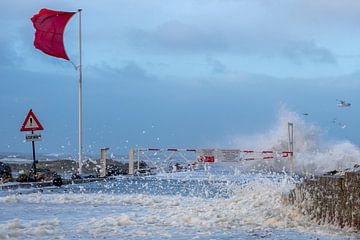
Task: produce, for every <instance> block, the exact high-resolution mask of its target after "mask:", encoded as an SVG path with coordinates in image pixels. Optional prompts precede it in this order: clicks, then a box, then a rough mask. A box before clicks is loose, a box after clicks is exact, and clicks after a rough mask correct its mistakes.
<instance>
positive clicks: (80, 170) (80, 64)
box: [78, 9, 83, 175]
mask: <svg viewBox="0 0 360 240" xmlns="http://www.w3.org/2000/svg"><path fill="white" fill-rule="evenodd" d="M81 11H82V9H78V13H79V68H78V70H79V174H80V175H81V174H82V158H83V141H82V140H83V139H82V46H81Z"/></svg>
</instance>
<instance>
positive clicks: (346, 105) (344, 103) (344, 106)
mask: <svg viewBox="0 0 360 240" xmlns="http://www.w3.org/2000/svg"><path fill="white" fill-rule="evenodd" d="M336 101H338V102H339V103H338V105H337V106H338V107H342V108H346V107H350V106H351V103H348V102H345V101H344V100H339V99H336Z"/></svg>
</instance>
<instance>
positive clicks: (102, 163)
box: [100, 147, 109, 177]
mask: <svg viewBox="0 0 360 240" xmlns="http://www.w3.org/2000/svg"><path fill="white" fill-rule="evenodd" d="M107 150H109V148H105V147H104V148H102V149H101V157H100V166H101V168H100V177H106V175H107V171H106V151H107Z"/></svg>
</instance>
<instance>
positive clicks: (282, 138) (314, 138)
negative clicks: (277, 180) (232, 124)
mask: <svg viewBox="0 0 360 240" xmlns="http://www.w3.org/2000/svg"><path fill="white" fill-rule="evenodd" d="M289 122H291V123H293V124H294V144H295V149H294V152H295V169H294V171H295V172H297V173H300V174H322V173H324V172H327V171H332V170H335V169H336V170H345V169H347V168H352V167H353V166H354V165H355V164H360V150H359V148H358V147H357V146H355V145H354V144H352V143H351V142H350V141H349V140H338V141H333V140H328V139H327V138H326V137H325V134H324V131H323V130H322V129H321V127H319V126H316V125H315V124H313V123H309V122H307V121H305V119H304V118H303V116H301V115H300V114H298V113H296V112H292V111H289V110H288V109H287V108H286V106H281V107H280V110H279V112H278V118H277V121H276V122H275V123H274V125H273V126H272V127H271V129H270V130H269V131H267V132H265V133H262V134H256V135H252V136H238V137H235V138H234V140H233V142H234V143H235V144H234V145H235V146H236V147H237V148H244V147H245V148H253V149H259V150H264V149H265V150H267V149H271V150H275V151H284V150H287V149H288V132H287V125H288V123H289ZM286 161H287V159H278V160H276V161H267V162H254V163H249V164H246V165H247V166H249V167H252V168H255V169H257V170H273V171H282V170H283V169H284V168H288V164H287V162H286Z"/></svg>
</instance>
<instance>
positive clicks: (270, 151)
mask: <svg viewBox="0 0 360 240" xmlns="http://www.w3.org/2000/svg"><path fill="white" fill-rule="evenodd" d="M262 153H274V152H273V151H262Z"/></svg>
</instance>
